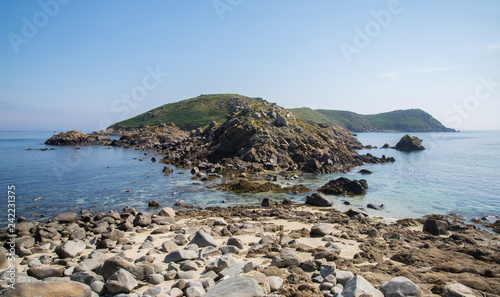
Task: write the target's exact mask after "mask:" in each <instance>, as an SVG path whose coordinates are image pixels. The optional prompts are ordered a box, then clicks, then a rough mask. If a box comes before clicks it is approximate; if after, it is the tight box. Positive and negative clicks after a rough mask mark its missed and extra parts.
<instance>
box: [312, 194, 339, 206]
mask: <svg viewBox="0 0 500 297" xmlns="http://www.w3.org/2000/svg"><path fill="white" fill-rule="evenodd" d="M306 204H309V205H313V206H332V205H333V201H332V199H330V198H328V197H327V196H326V195H325V194H323V193H321V192H320V193H313V194H311V195H308V196H307V197H306Z"/></svg>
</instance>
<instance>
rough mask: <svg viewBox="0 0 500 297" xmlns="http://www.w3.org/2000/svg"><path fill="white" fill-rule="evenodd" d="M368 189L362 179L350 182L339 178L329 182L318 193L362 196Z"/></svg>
mask: <svg viewBox="0 0 500 297" xmlns="http://www.w3.org/2000/svg"><path fill="white" fill-rule="evenodd" d="M367 189H368V183H367V182H366V180H364V179H360V180H350V179H348V178H345V177H339V178H337V179H334V180H331V181H329V182H328V183H326V184H325V185H324V186H322V187H321V188H319V189H318V191H320V192H322V193H325V194H327V195H364V194H366V190H367Z"/></svg>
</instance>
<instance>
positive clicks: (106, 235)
mask: <svg viewBox="0 0 500 297" xmlns="http://www.w3.org/2000/svg"><path fill="white" fill-rule="evenodd" d="M123 236H125V232H123V231H120V230H116V229H115V230H111V231H107V232H103V233H102V234H101V239H110V240H112V241H118V240H120V239H121V238H123Z"/></svg>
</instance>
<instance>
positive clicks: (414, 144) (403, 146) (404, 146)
mask: <svg viewBox="0 0 500 297" xmlns="http://www.w3.org/2000/svg"><path fill="white" fill-rule="evenodd" d="M394 148H395V149H397V150H398V151H405V152H411V151H421V150H425V147H424V146H423V145H422V139H420V138H418V137H416V136H411V135H410V134H406V135H405V136H403V137H402V138H401V139H400V140H399V142H398V143H397V144H396V146H395V147H394Z"/></svg>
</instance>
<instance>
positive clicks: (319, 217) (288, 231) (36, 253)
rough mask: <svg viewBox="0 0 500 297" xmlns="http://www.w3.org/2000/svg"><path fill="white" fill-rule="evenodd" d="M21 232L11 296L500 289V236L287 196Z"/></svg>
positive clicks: (356, 295) (7, 280) (84, 218)
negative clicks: (289, 201)
mask: <svg viewBox="0 0 500 297" xmlns="http://www.w3.org/2000/svg"><path fill="white" fill-rule="evenodd" d="M349 214H351V215H349ZM157 218H165V219H168V220H157ZM28 227H29V228H28ZM15 232H16V233H17V234H18V235H19V236H20V237H19V238H16V241H17V242H16V243H17V246H16V248H15V254H16V255H15V269H16V270H17V271H16V272H11V271H9V268H10V266H9V265H6V264H9V261H8V260H7V255H9V251H8V250H3V249H2V250H1V251H0V267H1V269H2V271H1V272H0V280H1V281H0V289H1V291H0V296H24V297H29V296H85V297H87V296H88V297H95V296H120V297H126V296H127V297H136V296H137V297H140V296H142V297H147V296H151V297H167V296H170V297H172V296H179V297H180V296H186V297H196V296H208V297H210V296H238V297H241V296H243V297H244V296H304V297H305V296H325V297H341V296H343V297H360V296H361V297H363V296H373V297H396V296H397V297H401V296H408V297H410V296H414V297H421V296H490V297H495V296H498V294H499V288H500V265H499V264H500V240H499V236H498V235H495V234H492V233H489V232H487V231H485V230H480V229H477V228H476V227H474V226H472V225H468V224H465V223H463V222H459V221H455V220H453V219H452V218H448V217H441V218H440V219H439V220H435V219H428V220H427V221H424V220H422V219H405V220H400V221H392V222H385V221H383V220H375V219H373V218H371V217H369V216H366V215H365V213H364V212H363V211H362V210H350V212H348V213H347V214H345V213H341V212H339V211H336V210H335V209H332V208H331V207H326V208H321V207H312V206H307V205H293V206H292V205H283V204H282V203H274V204H269V205H267V206H266V207H262V206H260V205H259V206H238V207H228V208H220V207H213V208H207V209H204V210H203V209H189V210H181V211H177V212H175V211H174V210H173V209H172V208H170V207H166V208H163V209H161V210H160V211H159V213H146V212H137V211H135V210H134V209H131V208H126V209H124V210H123V211H121V212H117V211H110V212H108V213H100V214H95V215H92V214H89V213H85V214H83V215H80V216H78V215H77V216H76V217H75V214H73V213H65V214H62V215H59V216H57V217H55V218H54V219H52V220H50V221H48V222H23V223H20V224H18V228H17V229H16V231H15ZM73 234H76V235H74V236H73ZM0 235H1V237H0V239H1V240H2V243H3V246H4V247H6V248H9V250H10V247H9V245H8V240H9V237H8V236H7V235H8V234H7V233H6V232H2V233H0ZM12 276H14V278H13V277H12ZM12 280H14V283H15V289H12V287H11V286H10V285H11V284H12Z"/></svg>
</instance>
